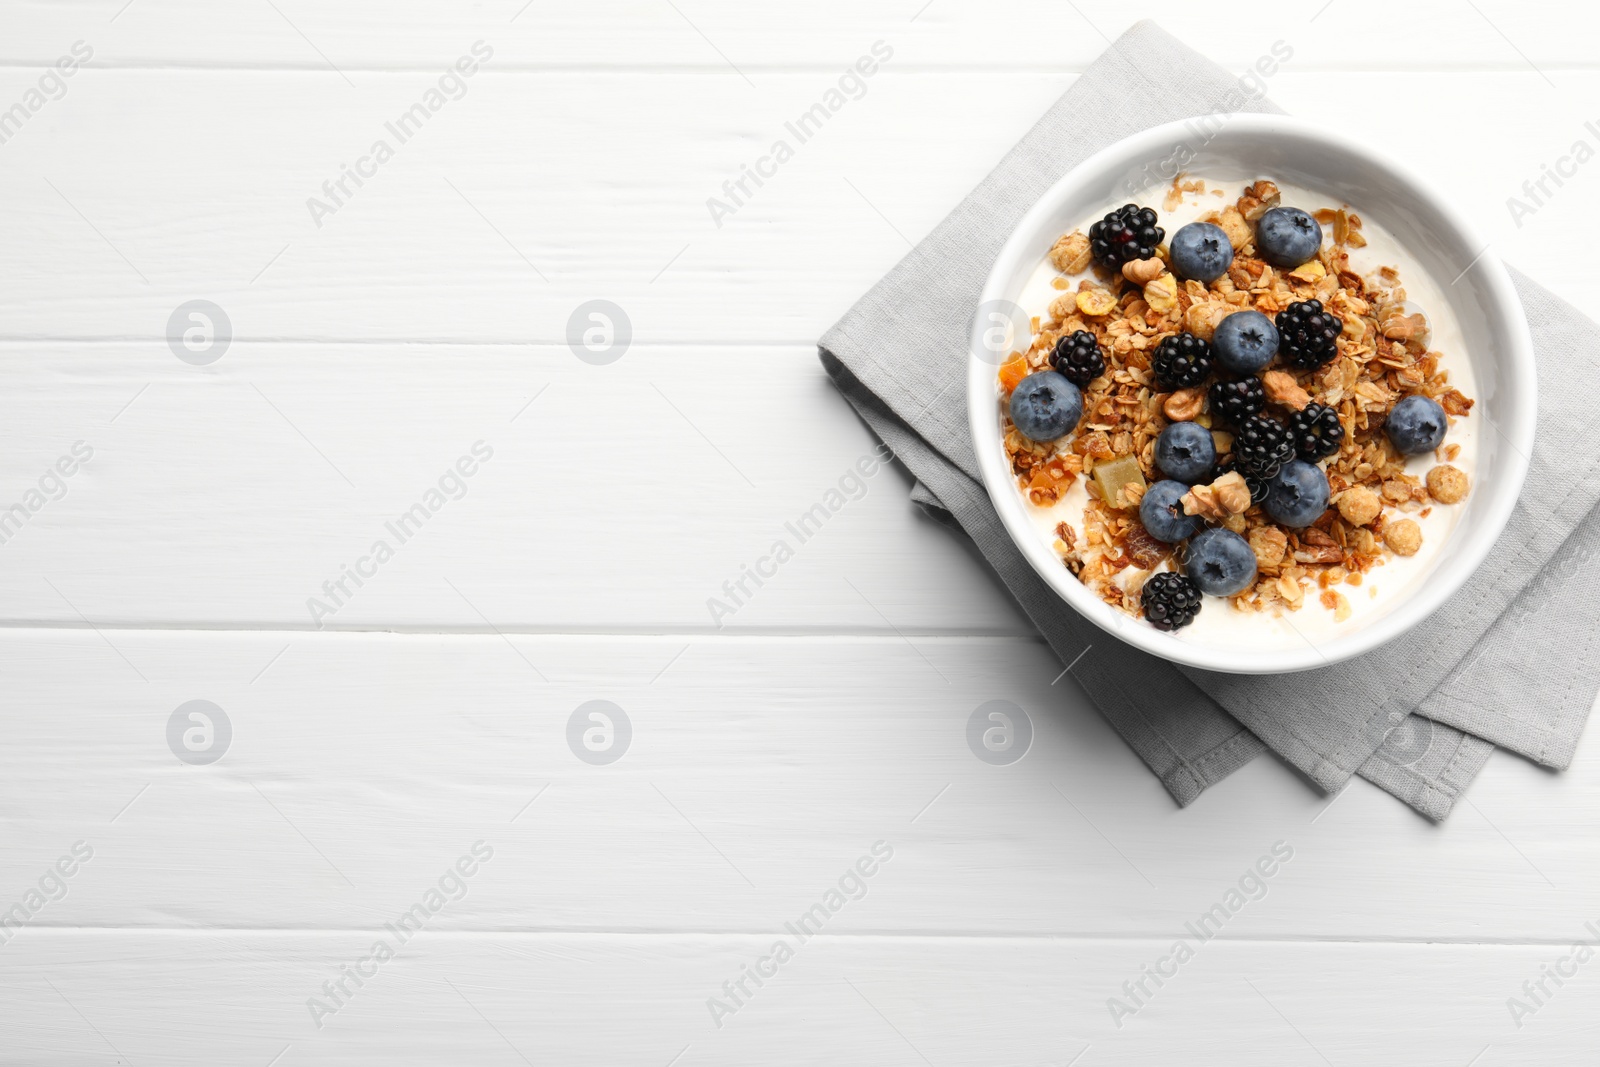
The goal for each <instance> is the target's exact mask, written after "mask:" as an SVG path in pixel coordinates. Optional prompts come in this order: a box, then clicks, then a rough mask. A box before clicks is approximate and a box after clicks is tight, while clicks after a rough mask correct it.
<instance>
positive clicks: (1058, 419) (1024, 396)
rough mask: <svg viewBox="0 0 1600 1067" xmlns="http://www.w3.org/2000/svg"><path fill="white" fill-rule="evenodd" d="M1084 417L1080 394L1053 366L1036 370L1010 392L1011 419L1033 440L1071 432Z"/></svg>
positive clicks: (1022, 432)
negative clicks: (1051, 368)
mask: <svg viewBox="0 0 1600 1067" xmlns="http://www.w3.org/2000/svg"><path fill="white" fill-rule="evenodd" d="M1081 418H1083V394H1082V393H1081V392H1079V391H1078V387H1077V386H1076V385H1073V384H1072V383H1071V382H1069V381H1067V379H1066V377H1065V376H1063V375H1062V374H1060V373H1058V372H1056V371H1053V370H1042V371H1035V372H1034V373H1033V374H1030V375H1028V376H1027V377H1026V378H1024V379H1022V381H1020V382H1018V383H1017V387H1016V389H1014V390H1012V392H1011V421H1012V422H1014V423H1016V424H1017V432H1018V433H1020V434H1022V436H1024V437H1026V438H1029V439H1030V440H1034V441H1054V440H1055V439H1056V438H1058V437H1063V436H1065V435H1066V434H1068V433H1071V432H1072V428H1073V427H1074V426H1076V425H1078V420H1079V419H1081Z"/></svg>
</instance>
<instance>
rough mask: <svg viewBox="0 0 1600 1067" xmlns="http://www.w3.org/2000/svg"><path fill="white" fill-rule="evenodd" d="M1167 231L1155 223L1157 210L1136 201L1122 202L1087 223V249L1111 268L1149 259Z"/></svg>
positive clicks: (1098, 260) (1099, 261)
mask: <svg viewBox="0 0 1600 1067" xmlns="http://www.w3.org/2000/svg"><path fill="white" fill-rule="evenodd" d="M1166 235H1167V231H1166V230H1163V229H1162V228H1161V227H1160V226H1157V225H1156V213H1155V211H1154V210H1152V209H1151V208H1147V207H1140V206H1139V205H1138V204H1124V205H1122V206H1121V207H1119V208H1117V210H1115V211H1113V212H1111V213H1110V214H1109V215H1107V216H1106V217H1105V218H1103V219H1101V220H1100V221H1099V222H1097V223H1095V224H1094V225H1093V226H1090V227H1089V251H1090V252H1091V253H1093V254H1094V258H1095V261H1096V262H1098V263H1099V264H1100V265H1101V266H1103V267H1107V268H1109V269H1110V270H1121V269H1122V265H1123V264H1124V263H1131V262H1133V261H1134V260H1136V259H1149V258H1150V257H1151V256H1153V255H1155V254H1156V245H1158V244H1160V243H1161V239H1162V238H1163V237H1165V236H1166Z"/></svg>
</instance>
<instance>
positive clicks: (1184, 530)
mask: <svg viewBox="0 0 1600 1067" xmlns="http://www.w3.org/2000/svg"><path fill="white" fill-rule="evenodd" d="M1188 491H1189V487H1188V486H1187V485H1184V484H1183V483H1182V482H1174V481H1171V480H1170V479H1169V480H1167V481H1163V482H1157V483H1156V484H1155V485H1152V486H1151V487H1150V488H1149V489H1146V490H1145V492H1144V499H1142V500H1140V501H1139V521H1140V522H1142V523H1144V528H1145V530H1147V531H1148V532H1149V534H1150V536H1151V537H1154V538H1155V539H1156V540H1157V541H1167V542H1173V541H1182V540H1183V539H1184V538H1185V537H1190V536H1192V535H1193V534H1194V532H1195V531H1196V530H1198V529H1200V520H1199V518H1197V517H1196V516H1194V515H1185V514H1184V513H1183V494H1185V493H1187V492H1188Z"/></svg>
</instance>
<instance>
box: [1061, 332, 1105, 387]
mask: <svg viewBox="0 0 1600 1067" xmlns="http://www.w3.org/2000/svg"><path fill="white" fill-rule="evenodd" d="M1050 365H1051V366H1052V367H1054V368H1055V369H1056V370H1057V371H1059V372H1060V373H1061V375H1062V376H1063V377H1064V378H1066V379H1067V381H1069V382H1071V383H1072V384H1073V385H1076V386H1078V387H1079V388H1080V389H1081V388H1083V387H1084V386H1086V385H1088V384H1089V383H1090V382H1092V381H1094V380H1095V379H1096V378H1098V377H1100V375H1102V374H1104V373H1105V372H1106V357H1105V355H1104V354H1103V353H1102V352H1101V351H1100V342H1098V341H1096V340H1095V339H1094V334H1092V333H1090V332H1089V331H1088V330H1079V331H1078V332H1077V333H1074V334H1071V335H1069V336H1066V337H1063V338H1061V339H1060V340H1059V341H1057V342H1056V350H1055V351H1054V352H1052V353H1051V354H1050Z"/></svg>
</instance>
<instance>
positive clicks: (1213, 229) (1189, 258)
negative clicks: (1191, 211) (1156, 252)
mask: <svg viewBox="0 0 1600 1067" xmlns="http://www.w3.org/2000/svg"><path fill="white" fill-rule="evenodd" d="M1170 248H1171V252H1172V272H1173V273H1174V274H1176V275H1177V276H1178V277H1180V278H1193V279H1194V280H1195V281H1199V282H1214V281H1216V280H1217V279H1218V278H1220V277H1222V276H1223V275H1224V274H1226V273H1228V266H1229V265H1230V264H1231V263H1233V245H1231V244H1229V243H1228V235H1227V234H1226V233H1224V232H1223V231H1222V227H1221V226H1215V225H1213V224H1211V223H1209V222H1191V223H1189V225H1187V226H1184V227H1183V228H1181V229H1180V230H1178V232H1177V233H1175V234H1173V235H1172V244H1171V246H1170Z"/></svg>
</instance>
